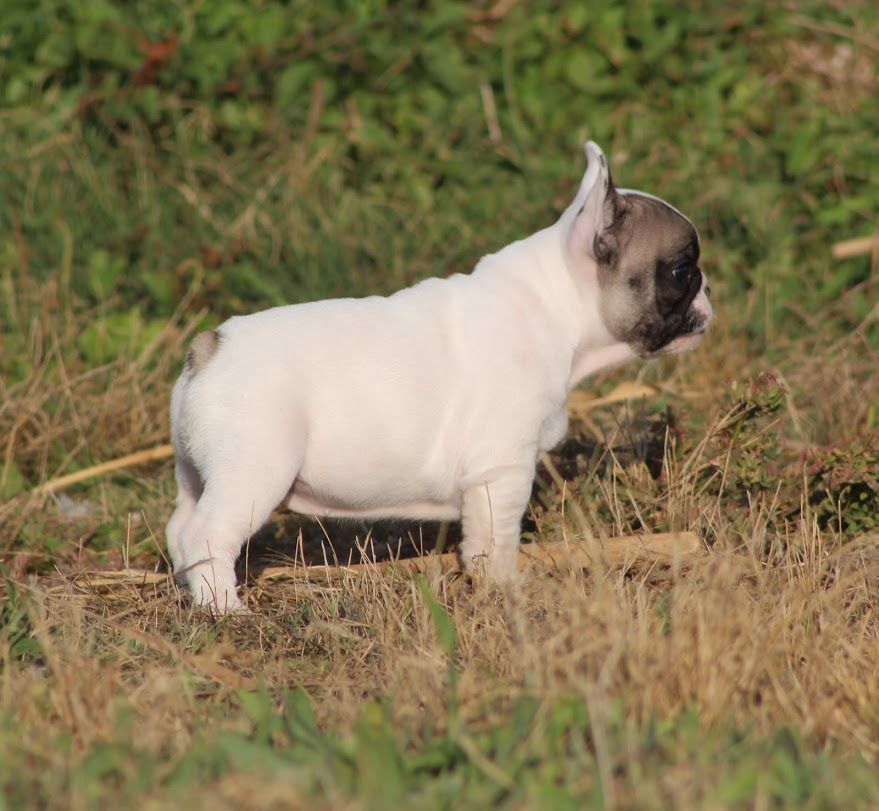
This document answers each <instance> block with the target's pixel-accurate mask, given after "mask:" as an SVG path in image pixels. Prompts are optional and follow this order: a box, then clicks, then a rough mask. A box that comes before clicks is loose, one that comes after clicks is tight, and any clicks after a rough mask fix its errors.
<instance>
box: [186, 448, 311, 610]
mask: <svg viewBox="0 0 879 811" xmlns="http://www.w3.org/2000/svg"><path fill="white" fill-rule="evenodd" d="M249 439H251V440H252V439H254V437H249V438H248V437H244V436H238V437H237V441H236V443H235V448H234V449H233V448H232V447H230V443H229V442H228V441H226V442H219V443H217V444H215V445H214V446H213V448H212V457H213V460H214V461H215V462H216V464H213V465H209V466H208V467H207V470H205V471H203V475H204V492H203V493H202V494H201V497H200V498H199V499H198V503H197V504H196V505H195V507H194V509H193V510H192V514H191V515H190V516H189V517H188V518H187V519H186V521H185V523H183V524H182V525H181V528H180V534H179V540H178V542H177V552H178V554H179V559H178V560H175V562H174V571H175V574H177V575H178V576H180V577H183V578H185V580H186V583H187V585H188V586H189V589H190V593H191V594H192V598H193V601H194V602H195V603H196V604H198V605H204V606H208V607H210V608H211V609H212V610H214V611H217V612H218V613H226V612H227V611H235V610H239V609H241V607H242V604H241V601H240V600H239V599H238V595H237V593H236V591H235V561H236V559H237V558H238V555H239V554H240V552H241V548H242V547H243V546H244V543H245V542H246V541H247V539H248V538H250V536H251V535H253V533H254V532H256V531H257V530H258V529H259V528H260V527H261V526H262V525H263V524H265V522H266V521H267V520H268V518H269V516H270V515H271V513H272V510H273V509H275V507H277V506H278V505H279V504H280V503H281V502H282V501H283V499H284V497H285V496H286V495H287V493H288V492H289V490H290V488H291V487H292V486H293V482H294V481H295V479H296V475H297V473H298V472H299V466H300V464H301V461H302V454H301V450H300V449H297V448H296V447H295V446H291V444H289V443H285V442H283V441H279V438H277V437H275V438H274V439H275V441H274V442H269V441H264V442H262V443H260V445H259V446H257V443H256V442H252V441H248V440H249ZM269 439H271V438H269Z"/></svg>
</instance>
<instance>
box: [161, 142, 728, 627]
mask: <svg viewBox="0 0 879 811" xmlns="http://www.w3.org/2000/svg"><path fill="white" fill-rule="evenodd" d="M585 149H586V155H587V157H588V161H589V163H588V169H587V171H586V174H585V176H584V178H583V181H582V183H581V184H580V190H579V192H578V193H577V196H576V198H575V199H574V201H573V203H571V205H570V206H569V207H568V208H567V210H566V211H565V212H564V213H563V214H562V216H561V218H560V219H559V220H558V222H556V223H555V224H554V225H552V226H550V227H549V228H546V229H544V230H542V231H538V232H537V233H536V234H534V235H532V236H530V237H527V238H526V239H523V240H520V241H519V242H514V243H513V244H512V245H508V246H507V247H505V248H503V249H502V250H500V251H498V252H497V253H495V254H491V255H489V256H486V257H484V258H483V259H482V260H481V261H480V262H479V264H478V265H477V266H476V269H475V270H474V271H473V272H472V273H470V274H469V275H461V274H456V275H454V276H452V277H451V278H448V279H427V280H425V281H422V282H420V283H418V284H416V285H414V286H413V287H410V288H407V289H405V290H401V291H399V292H397V293H395V294H393V295H391V296H388V297H386V298H383V297H379V296H371V297H369V298H362V299H333V300H328V301H317V302H313V303H308V304H296V305H292V306H287V307H277V308H274V309H271V310H266V311H265V312H260V313H256V314H254V315H248V316H242V317H235V318H231V319H229V320H228V321H226V322H225V323H224V324H223V325H222V326H220V327H219V328H218V329H216V330H212V331H210V332H204V333H202V334H200V335H198V336H196V338H195V339H194V340H193V342H192V345H191V347H190V349H189V352H188V354H187V358H186V366H185V369H184V370H183V373H182V374H181V376H180V379H179V380H178V381H177V384H176V385H175V387H174V392H173V395H172V398H171V425H172V428H171V431H172V439H173V442H174V448H175V451H176V473H177V482H178V486H179V494H178V496H177V508H176V510H175V512H174V514H173V515H172V516H171V520H170V521H169V522H168V528H167V534H168V549H169V552H170V555H171V560H172V562H173V564H174V571H175V572H176V573H177V575H178V576H181V577H184V578H185V580H186V582H187V583H188V586H189V589H190V591H191V593H192V596H193V598H194V601H195V602H196V603H197V604H200V605H205V606H209V607H210V608H211V609H212V610H214V611H217V612H226V611H230V610H236V609H240V608H241V602H240V600H239V598H238V595H237V593H236V589H235V571H234V563H235V559H236V558H237V557H238V555H239V553H240V551H241V548H242V545H243V544H244V542H245V541H246V539H247V538H248V537H249V536H250V535H251V534H252V533H253V532H255V531H256V530H257V529H259V527H260V526H262V524H264V523H265V521H266V520H267V519H268V518H269V515H270V514H271V512H272V510H274V509H275V508H276V507H278V506H280V505H284V506H286V507H289V508H290V509H291V510H295V511H296V512H301V513H307V514H312V515H318V516H335V517H350V518H361V519H362V518H387V517H394V518H413V519H435V520H438V519H439V520H457V519H460V520H461V521H462V522H463V526H462V529H463V542H462V544H461V547H460V555H461V559H462V563H463V565H464V567H465V568H466V569H467V570H473V569H474V568H475V567H477V566H478V565H479V564H480V562H483V561H484V565H485V569H486V573H487V574H488V576H489V577H491V578H493V579H496V580H503V579H505V578H508V577H510V576H512V575H513V573H514V572H515V568H516V553H517V549H518V545H519V532H520V521H521V519H522V515H523V513H524V511H525V508H526V506H527V504H528V498H529V495H530V493H531V485H532V480H533V478H534V472H535V465H536V462H537V458H538V456H539V454H540V453H541V452H543V451H546V450H548V449H549V448H551V447H553V445H555V444H556V443H557V442H559V441H560V440H561V439H562V437H563V436H564V434H565V431H566V428H567V409H566V401H567V397H568V394H569V392H570V391H571V389H573V388H574V386H576V385H577V384H578V383H579V382H580V381H581V380H583V378H585V377H586V376H587V375H590V374H593V373H594V372H597V371H598V370H599V369H605V368H607V367H609V366H614V365H616V364H619V363H622V362H623V361H626V360H629V359H630V358H636V357H640V358H650V357H652V356H654V355H656V354H657V353H660V352H678V351H682V350H685V349H690V348H691V347H694V346H695V345H696V344H697V343H698V342H699V340H700V339H701V337H702V335H703V334H704V333H705V331H706V329H707V327H708V324H709V322H710V320H711V315H712V311H711V305H710V304H709V301H708V293H709V290H708V287H707V285H706V283H705V279H704V276H703V274H702V271H701V270H700V268H699V266H698V262H699V237H698V235H697V233H696V229H695V228H694V227H693V224H692V223H691V222H690V221H689V220H688V219H687V218H686V217H684V216H683V215H682V214H681V213H680V212H679V211H677V210H676V209H674V208H672V206H670V205H669V204H668V203H665V202H663V201H662V200H659V199H658V198H656V197H652V196H650V195H647V194H642V193H641V192H637V191H629V190H623V189H615V188H614V186H613V184H612V182H611V179H610V174H609V172H608V167H607V161H606V160H605V157H604V154H603V153H602V151H601V149H599V147H598V146H597V145H596V144H594V143H592V142H589V143H587V144H586V147H585Z"/></svg>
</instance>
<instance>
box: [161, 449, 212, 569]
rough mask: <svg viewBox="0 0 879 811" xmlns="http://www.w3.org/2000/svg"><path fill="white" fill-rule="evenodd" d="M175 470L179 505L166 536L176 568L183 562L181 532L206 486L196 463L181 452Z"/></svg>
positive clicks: (167, 527)
mask: <svg viewBox="0 0 879 811" xmlns="http://www.w3.org/2000/svg"><path fill="white" fill-rule="evenodd" d="M174 472H175V474H176V477H177V506H176V508H175V510H174V513H173V514H172V515H171V518H170V519H169V520H168V525H167V526H166V527H165V538H166V539H167V543H168V554H169V555H170V557H171V565H172V566H173V567H174V569H175V570H176V569H178V568H179V567H180V566H181V563H182V552H181V548H180V534H181V532H182V530H183V527H184V525H185V524H186V522H187V521H188V520H189V519H190V517H191V516H192V514H193V513H194V512H195V505H196V504H197V503H198V500H199V498H201V494H202V491H203V490H204V487H203V486H202V483H201V478H200V477H199V475H198V471H197V470H196V469H195V465H193V464H192V461H191V460H189V459H188V458H186V457H185V456H183V455H182V454H181V453H180V452H178V454H177V460H176V464H175V468H174Z"/></svg>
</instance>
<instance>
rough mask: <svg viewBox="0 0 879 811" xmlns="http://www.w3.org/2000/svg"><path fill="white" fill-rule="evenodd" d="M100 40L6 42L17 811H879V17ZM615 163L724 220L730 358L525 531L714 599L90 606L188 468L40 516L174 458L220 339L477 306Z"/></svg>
mask: <svg viewBox="0 0 879 811" xmlns="http://www.w3.org/2000/svg"><path fill="white" fill-rule="evenodd" d="M85 8H86V7H85V6H81V4H77V3H73V2H67V0H53V2H51V3H50V2H48V0H46V2H43V3H40V4H37V5H34V4H30V3H20V4H19V3H13V4H12V5H11V6H10V8H9V10H8V13H5V14H4V20H3V22H2V23H0V25H3V26H5V31H4V30H0V94H2V98H3V99H4V104H3V106H2V108H0V136H2V137H0V184H2V185H0V189H2V203H3V204H2V205H0V233H2V236H3V238H2V239H0V290H2V293H0V786H2V791H0V807H3V806H8V807H10V808H17V807H23V806H29V807H30V806H32V807H65V808H92V807H104V806H107V805H111V804H113V805H116V806H119V807H127V806H135V805H137V806H138V807H143V806H150V807H170V806H173V807H178V806H180V805H182V804H184V803H188V804H191V805H193V806H195V807H206V806H208V805H211V806H212V807H216V806H220V807H265V806H269V805H281V804H284V805H286V806H293V807H298V806H305V805H308V806H310V807H314V806H317V807H332V808H349V807H350V808H389V807H403V806H410V805H413V804H415V803H420V804H422V805H423V806H424V807H429V808H433V807H437V808H445V807H450V806H451V805H453V804H455V805H463V806H464V807H479V808H482V807H489V806H500V807H510V808H542V807H552V808H565V807H572V808H573V807H577V808H582V807H592V806H594V807H620V808H668V807H681V808H690V807H699V808H727V807H732V808H739V807H742V808H745V807H749V808H750V807H754V808H766V807H796V808H828V807H838V808H846V809H849V808H870V807H875V806H876V805H877V804H879V779H877V778H876V776H875V765H876V758H877V756H879V683H877V681H876V678H875V673H876V670H877V658H879V653H877V651H879V645H877V642H879V640H877V635H879V623H877V618H879V611H877V609H879V602H877V594H879V588H877V586H879V554H877V548H879V535H877V533H879V483H877V480H876V471H877V469H879V413H877V403H879V373H877V368H879V365H877V347H879V324H877V319H876V313H877V310H876V300H877V286H879V277H877V271H876V266H875V260H871V258H870V257H868V256H863V257H857V258H853V259H849V260H845V261H835V260H833V259H832V258H831V256H830V245H831V244H832V243H833V242H835V241H837V240H840V239H845V238H848V237H854V236H861V235H864V234H869V233H871V232H873V231H874V230H875V227H876V216H877V211H879V178H877V177H876V174H875V172H872V171H871V168H872V167H873V166H875V165H876V160H877V152H876V145H875V139H874V138H872V137H870V136H871V134H872V133H873V132H874V131H875V129H876V124H877V121H876V118H877V114H876V106H875V98H876V96H877V94H879V77H877V74H876V70H875V56H876V52H877V50H879V41H877V39H876V36H875V33H874V32H875V31H876V30H877V23H879V18H877V12H876V9H875V7H874V4H872V3H867V2H863V3H849V4H846V5H845V7H844V8H843V7H842V6H838V5H836V4H830V3H827V4H824V3H817V2H815V3H812V2H798V3H791V4H788V5H786V6H785V7H784V8H778V9H776V8H771V9H767V8H766V7H765V5H758V4H750V5H748V4H746V5H745V6H744V7H743V8H742V9H738V10H735V11H733V10H728V9H726V8H723V7H721V6H720V5H717V6H711V5H710V4H709V6H699V7H698V8H697V7H695V6H690V5H688V4H684V5H681V4H671V3H664V2H656V3H654V4H652V5H651V6H642V7H639V9H635V8H634V7H625V6H623V5H621V4H617V3H614V2H602V3H595V4H590V7H589V10H588V11H584V10H581V9H580V8H579V6H575V5H574V4H571V5H566V4H552V3H548V2H535V3H532V4H528V6H527V8H526V7H525V5H524V4H506V3H498V4H494V5H489V4H481V5H480V4H474V5H471V6H467V5H458V4H455V3H452V2H439V3H436V4H433V5H430V6H428V7H425V8H423V9H415V8H414V7H409V6H402V5H397V4H389V3H381V2H376V3H374V4H372V5H371V6H369V8H368V9H367V7H366V6H364V5H362V4H355V3H351V4H348V5H347V6H346V8H345V10H344V13H343V11H340V10H336V9H330V8H329V7H328V6H323V5H317V4H314V5H313V6H307V7H303V8H302V9H298V10H297V13H295V14H294V13H291V12H290V11H289V10H285V8H284V7H283V5H282V4H279V3H273V2H265V3H262V4H256V5H254V6H253V7H251V5H250V4H241V3H238V2H236V0H229V2H226V3H217V4H212V5H207V4H204V5H202V6H199V5H189V4H179V6H175V10H173V11H170V10H169V9H168V8H166V7H165V6H164V5H163V4H161V3H155V4H153V3H143V4H138V10H137V11H136V12H135V11H133V10H131V9H129V8H128V6H127V5H119V6H114V5H111V4H107V5H100V4H88V9H90V11H89V12H88V13H86V12H85V11H84V10H83V9H85ZM175 36H176V39H175V38H174V37H175ZM172 42H173V46H172ZM587 136H588V137H594V138H596V139H597V140H598V141H599V142H600V143H602V144H603V146H605V148H606V149H607V151H608V155H609V157H610V159H611V163H612V167H613V170H614V172H615V175H616V177H617V178H618V180H619V181H620V182H621V183H622V184H623V185H627V186H634V187H640V188H644V189H646V190H648V191H651V192H656V193H659V194H661V195H663V196H665V197H667V198H668V199H670V200H671V201H672V202H673V203H675V204H676V205H678V206H679V207H680V208H682V209H683V210H684V211H685V212H687V213H688V214H689V215H690V216H691V217H692V218H693V219H694V220H695V221H696V222H697V224H698V225H699V227H700V231H701V234H702V238H703V253H704V257H705V258H704V266H705V269H706V271H707V272H708V273H709V275H710V280H711V286H712V290H713V291H714V293H713V299H714V301H715V303H716V305H717V307H718V318H717V324H716V328H715V329H714V330H713V332H712V335H711V336H710V337H709V339H708V340H707V341H706V342H705V343H704V344H703V346H702V347H701V348H700V349H699V350H698V351H697V352H696V353H694V354H692V355H690V356H686V357H682V358H675V359H666V360H663V361H661V362H658V363H655V364H651V365H649V366H646V367H636V366H632V367H629V368H627V369H624V370H620V371H618V372H615V373H613V374H608V375H604V376H601V377H599V378H598V379H596V380H594V381H592V382H591V383H589V384H587V388H588V389H589V390H590V391H594V392H599V393H601V392H604V391H608V390H610V389H611V388H612V387H613V386H614V385H616V384H617V383H619V382H620V381H623V380H631V379H634V378H635V377H638V378H639V379H640V380H641V381H642V382H645V383H649V384H651V385H653V386H654V387H655V391H656V394H654V395H652V396H650V397H648V398H646V399H643V400H635V401H631V402H629V403H626V404H616V405H609V406H605V407H602V408H599V409H594V410H591V411H589V412H587V413H584V414H580V416H579V418H578V419H577V420H575V422H574V423H573V425H572V437H573V438H574V440H576V441H575V442H572V443H568V444H567V445H565V446H563V447H562V448H560V449H559V451H558V452H557V453H556V454H555V456H554V459H555V462H556V465H557V467H558V468H559V470H561V471H562V472H563V473H564V475H565V478H566V479H567V481H566V482H565V486H564V490H563V491H562V490H560V489H559V488H558V487H557V486H556V485H555V484H554V483H552V481H551V480H550V479H549V477H541V481H543V480H544V479H545V480H546V481H544V483H543V484H542V485H541V486H540V487H539V488H538V489H537V492H536V493H535V498H534V500H533V502H532V510H531V513H530V515H529V516H528V520H527V522H526V535H527V537H528V539H529V540H531V541H533V542H538V543H539V542H541V541H548V540H556V539H558V538H560V537H563V536H573V535H576V534H577V533H578V532H580V530H581V522H582V520H585V521H587V522H588V523H589V525H590V527H591V528H592V529H593V531H595V532H597V533H599V534H602V535H605V536H611V535H614V534H619V533H626V532H633V531H640V530H645V529H646V530H652V531H664V530H677V529H692V530H695V531H696V532H698V533H699V535H700V536H701V537H702V538H703V539H704V541H705V544H706V554H705V556H704V558H703V559H700V560H697V561H694V562H691V563H690V564H688V565H687V566H685V567H668V566H659V565H657V566H654V567H646V568H645V567H640V568H632V569H629V570H625V571H620V570H608V571H604V572H600V571H595V572H591V573H583V572H564V571H562V572H557V573H554V574H549V573H546V572H534V573H532V575H531V576H530V577H528V578H527V579H526V580H525V581H524V582H523V583H522V584H521V586H520V587H519V588H516V589H513V590H510V591H506V592H499V591H493V590H491V589H488V588H486V587H483V586H479V585H475V586H474V585H468V584H467V583H464V582H462V581H460V580H455V579H452V578H444V579H443V578H439V577H434V578H428V580H427V581H420V580H418V579H414V580H413V579H412V578H407V577H404V576H402V575H389V574H380V573H379V572H378V571H377V570H370V571H368V572H367V573H366V575H364V576H363V577H361V578H356V577H354V576H351V577H349V578H348V579H347V580H346V581H345V582H343V583H341V584H336V585H321V586H317V585H315V584H310V585H309V584H306V583H304V582H293V583H286V584H282V583H278V582H267V581H261V580H258V579H255V578H251V579H250V580H249V581H248V583H247V585H246V587H245V590H246V594H247V599H248V602H249V604H250V606H251V607H252V609H253V613H252V615H250V616H247V617H240V618H239V617H236V618H230V619H226V620H223V621H219V622H215V621H213V620H211V619H210V618H208V617H206V616H203V615H199V614H193V613H191V612H190V611H189V610H188V609H187V608H186V607H185V605H184V604H183V603H182V602H181V600H180V595H179V594H177V593H176V592H175V591H174V590H173V588H171V587H169V586H167V585H155V586H154V585H150V586H143V587H134V586H131V585H127V586H122V587H118V588H105V587H100V588H99V587H95V586H90V585H89V583H88V580H87V578H85V577H84V575H83V572H84V571H87V570H89V571H94V570H99V569H120V568H122V567H123V566H125V565H128V564H130V565H132V566H135V567H144V568H152V567H154V566H156V565H159V566H160V567H161V566H162V565H163V559H164V552H163V548H164V539H163V527H164V523H165V521H166V520H167V518H168V516H169V514H170V511H171V507H172V501H173V496H174V483H173V474H172V467H171V464H170V463H158V464H154V465H149V466H144V467H138V468H131V469H129V470H126V471H124V472H121V473H118V474H115V475H113V476H109V477H104V478H101V479H97V480H93V481H90V482H87V483H83V484H80V485H77V486H75V487H72V488H70V489H69V490H68V491H65V492H64V493H63V494H61V495H60V496H58V497H54V496H53V497H46V496H36V495H34V494H33V493H32V491H33V488H35V487H36V486H38V485H39V484H40V483H41V482H44V481H46V480H47V479H49V478H51V477H53V476H55V475H59V474H63V473H68V472H71V471H73V470H77V469H81V468H83V467H86V466H88V465H89V464H93V463H96V462H100V461H103V460H106V459H110V458H115V457H118V456H121V455H122V454H125V453H128V452H131V451H135V450H138V449H140V448H144V447H148V446H151V445H154V444H159V443H161V442H164V441H166V440H167V432H168V423H167V400H168V394H169V391H170V386H171V385H172V383H173V379H174V376H175V375H176V373H177V371H178V369H179V367H180V363H181V360H182V356H183V353H184V350H185V345H186V342H187V340H188V338H189V337H190V336H191V335H192V333H193V332H194V331H195V330H197V329H200V328H203V327H204V326H205V325H210V324H212V323H216V322H217V321H219V320H220V319H221V318H223V317H225V316H227V315H229V314H233V313H237V312H245V311H250V310H253V309H257V308H259V307H264V306H269V305H272V304H275V303H280V302H285V301H299V300H305V299H309V298H315V297H320V296H327V295H348V294H362V293H370V292H387V291H389V290H392V289H395V288H396V287H398V286H400V285H403V284H408V283H410V282H412V281H415V280H416V279H419V278H423V277H425V276H427V275H442V274H446V273H450V272H455V271H461V270H465V271H466V270H468V269H469V268H470V267H472V265H473V264H474V262H475V260H476V259H477V258H478V256H479V255H481V254H482V253H484V252H486V251H489V250H492V249H494V248H496V247H498V246H500V245H502V244H504V243H505V242H507V241H509V240H511V239H514V238H516V237H518V236H521V235H523V234H525V233H528V232H530V231H533V230H535V229H536V228H538V227H541V226H543V225H544V224H546V223H548V222H550V221H551V220H552V218H553V217H554V216H555V215H556V214H557V213H558V212H559V211H560V210H561V208H562V207H563V206H564V205H565V203H566V202H567V199H568V197H569V195H570V194H571V193H572V191H573V189H574V188H575V185H576V181H577V179H578V177H579V173H580V172H581V171H582V168H583V167H582V162H581V159H580V157H579V152H578V150H579V144H580V142H581V141H582V140H583V139H584V138H585V137H587ZM645 461H646V462H649V464H645ZM660 462H661V475H660V476H659V477H658V478H654V476H653V475H651V473H650V468H652V469H653V473H654V474H655V473H657V472H658V471H657V464H659V463H660ZM572 504H576V506H577V508H578V509H579V513H578V510H577V509H574V508H573V506H572ZM581 514H582V515H583V516H585V518H584V519H581V518H580V515H581ZM325 529H326V532H327V533H328V534H329V536H330V538H331V539H332V541H333V543H334V544H335V546H336V547H337V548H338V549H339V550H340V554H342V555H344V554H345V551H344V550H345V549H347V548H350V546H351V544H352V538H353V537H354V536H355V535H356V536H358V537H360V538H361V539H362V538H364V537H365V533H366V532H368V531H369V528H366V527H362V526H359V525H358V526H351V525H348V526H345V525H332V526H328V527H326V528H325ZM431 531H432V529H431V528H427V527H425V528H420V527H418V526H416V525H406V526H400V525H392V526H384V525H382V526H379V527H377V528H373V529H372V534H371V536H370V537H371V538H372V539H373V540H374V541H375V543H376V545H377V546H378V547H381V546H382V544H383V543H384V541H385V540H386V539H389V538H390V539H393V538H396V537H398V536H399V535H400V534H407V533H410V534H412V535H414V536H416V538H417V537H418V536H419V533H422V532H423V533H425V534H428V535H429V534H430V532H431ZM300 532H302V534H303V538H304V540H305V542H306V546H307V547H308V548H309V549H310V550H311V552H312V554H315V555H319V547H320V538H321V536H322V535H323V529H321V528H320V527H316V526H315V525H314V524H312V523H310V522H307V521H305V522H291V521H290V520H289V519H288V518H284V517H282V516H278V517H277V520H276V521H274V522H273V525H272V527H270V529H269V531H268V533H267V534H266V536H265V537H263V538H262V539H261V541H260V544H255V548H254V554H255V556H257V557H262V558H265V556H266V554H267V552H266V551H265V547H264V546H263V545H262V541H268V540H269V538H268V537H267V536H275V540H276V541H277V542H276V543H275V545H274V547H273V548H275V549H280V550H281V551H288V552H289V551H291V550H292V549H293V547H294V545H295V543H296V540H297V537H298V535H299V533H300Z"/></svg>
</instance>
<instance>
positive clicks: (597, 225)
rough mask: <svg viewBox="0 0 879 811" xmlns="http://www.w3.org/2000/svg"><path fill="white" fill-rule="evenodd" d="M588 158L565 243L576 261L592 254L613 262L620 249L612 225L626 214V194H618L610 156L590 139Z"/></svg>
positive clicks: (598, 258)
mask: <svg viewBox="0 0 879 811" xmlns="http://www.w3.org/2000/svg"><path fill="white" fill-rule="evenodd" d="M584 149H585V151H586V157H587V159H588V161H589V163H588V166H587V167H586V174H585V175H583V181H582V183H580V190H579V191H578V192H577V197H576V198H575V199H574V202H573V203H572V204H571V206H570V209H569V210H572V212H573V216H572V218H571V220H570V222H569V223H568V229H569V230H568V234H567V237H566V247H567V251H568V255H569V256H570V258H571V259H572V260H573V261H575V262H576V261H577V260H578V259H581V258H582V257H583V256H589V257H591V258H592V259H594V260H595V261H596V262H598V263H599V264H604V265H607V264H611V263H612V262H613V259H614V256H615V254H616V250H617V239H616V237H615V235H614V232H613V229H612V227H611V226H613V225H614V224H615V223H616V224H617V225H618V220H619V218H620V217H622V216H623V213H624V211H623V206H624V203H623V198H622V197H621V196H620V195H619V194H617V191H616V189H615V188H614V185H613V181H612V180H611V177H610V170H609V169H608V167H607V158H605V157H604V152H602V151H601V147H599V146H598V144H596V143H595V142H594V141H588V142H587V143H586V145H585V147H584Z"/></svg>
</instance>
